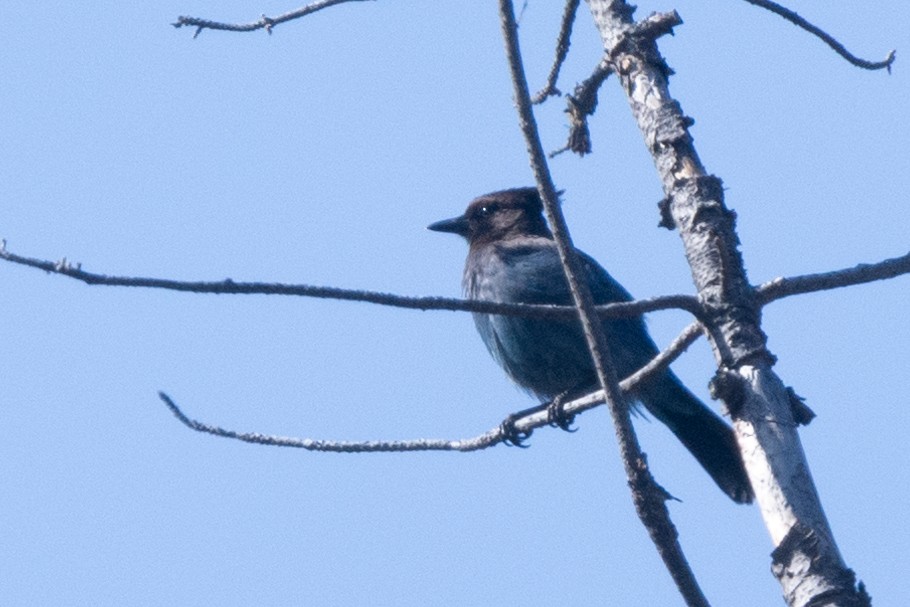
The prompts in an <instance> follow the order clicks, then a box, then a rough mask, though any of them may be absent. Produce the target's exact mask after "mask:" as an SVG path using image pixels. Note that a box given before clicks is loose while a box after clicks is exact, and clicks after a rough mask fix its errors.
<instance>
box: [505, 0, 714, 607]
mask: <svg viewBox="0 0 910 607" xmlns="http://www.w3.org/2000/svg"><path fill="white" fill-rule="evenodd" d="M499 15H500V20H501V24H502V33H503V38H504V41H505V46H506V55H507V57H508V62H509V69H510V71H511V74H512V88H513V93H514V100H515V104H516V106H517V110H518V118H519V125H520V127H521V130H522V134H523V135H524V138H525V145H526V146H527V149H528V156H529V157H530V162H531V168H532V170H533V171H534V177H535V179H536V181H537V188H538V191H539V192H540V197H541V199H542V200H543V204H544V210H545V211H546V215H547V221H548V223H549V224H550V228H551V230H552V232H553V237H554V240H555V241H556V248H557V250H558V251H559V258H560V261H562V266H563V269H564V271H565V275H566V280H567V282H568V283H569V288H570V290H571V291H572V299H573V301H574V302H575V306H576V307H577V308H578V315H579V320H580V321H581V324H582V328H583V329H584V334H585V340H586V341H587V344H588V350H589V351H590V353H591V358H592V361H593V363H594V369H595V371H596V372H597V379H598V382H599V383H600V385H601V387H602V388H603V390H604V396H605V397H606V401H607V406H608V408H609V409H610V415H611V417H612V418H613V425H614V429H615V431H616V437H617V441H618V442H619V448H620V452H621V454H622V460H623V466H624V467H625V470H626V476H627V478H628V479H629V484H630V486H631V488H632V501H633V502H634V504H635V509H636V512H637V514H638V516H639V518H640V519H641V521H642V523H643V524H644V525H645V527H646V528H647V530H648V533H649V535H650V536H651V540H652V541H653V542H654V544H655V546H656V547H657V551H658V553H659V554H660V556H661V558H662V559H663V560H664V564H665V565H666V566H667V569H668V570H669V572H670V575H671V576H672V577H673V580H674V581H675V582H676V585H677V587H678V588H679V591H680V593H681V594H682V595H683V597H684V598H685V600H686V603H687V604H688V605H690V606H706V605H708V601H707V599H706V598H705V596H704V594H703V593H702V591H701V589H700V588H699V586H698V582H697V580H696V579H695V574H694V573H693V572H692V569H691V568H690V567H689V564H688V562H687V561H686V557H685V555H684V554H683V552H682V548H681V547H680V545H679V541H678V533H677V531H676V528H675V527H674V525H673V523H672V522H671V521H670V514H669V512H668V511H667V505H666V499H667V496H668V494H667V492H666V491H664V490H663V488H662V487H660V486H659V485H658V484H657V483H656V482H655V481H654V478H653V477H652V476H651V473H650V472H649V470H648V465H647V462H646V460H645V456H644V454H643V453H642V451H641V447H640V446H639V444H638V439H637V437H636V436H635V431H634V429H633V428H632V420H631V419H630V418H629V408H628V406H627V404H626V402H625V400H624V397H623V394H622V393H621V391H620V389H619V386H618V382H617V380H618V378H617V377H616V371H615V369H614V368H613V365H612V361H611V359H610V350H609V346H608V344H607V339H606V336H605V335H604V328H603V325H602V323H600V322H597V321H598V319H597V316H596V314H595V312H594V303H593V300H592V298H591V293H590V290H589V289H588V287H587V284H585V283H583V282H581V281H580V280H579V279H578V276H580V275H581V274H580V272H579V260H578V256H577V254H576V252H575V249H574V247H573V245H572V240H571V237H570V236H569V232H568V226H567V225H566V221H565V217H564V216H563V214H562V210H561V208H560V206H559V197H558V195H557V193H556V186H555V185H554V184H553V180H552V177H551V176H550V172H549V168H548V167H547V159H546V154H545V153H544V151H543V146H542V144H541V142H540V136H539V134H538V132H537V123H536V121H535V119H534V112H533V110H532V106H531V96H530V93H529V92H528V82H527V78H526V77H525V73H524V65H523V63H522V60H521V51H520V49H519V44H518V26H517V24H516V23H515V11H514V8H513V6H512V1H511V0H499Z"/></svg>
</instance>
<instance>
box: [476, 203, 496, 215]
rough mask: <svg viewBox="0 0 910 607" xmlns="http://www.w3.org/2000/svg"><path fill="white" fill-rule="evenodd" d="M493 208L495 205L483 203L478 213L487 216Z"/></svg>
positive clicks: (491, 212) (494, 208)
mask: <svg viewBox="0 0 910 607" xmlns="http://www.w3.org/2000/svg"><path fill="white" fill-rule="evenodd" d="M495 210H496V207H495V205H492V204H485V205H484V206H482V207H480V215H481V216H483V217H489V216H490V215H492V214H493V212H494V211H495Z"/></svg>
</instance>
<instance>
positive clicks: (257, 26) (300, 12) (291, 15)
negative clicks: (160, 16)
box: [171, 0, 365, 38]
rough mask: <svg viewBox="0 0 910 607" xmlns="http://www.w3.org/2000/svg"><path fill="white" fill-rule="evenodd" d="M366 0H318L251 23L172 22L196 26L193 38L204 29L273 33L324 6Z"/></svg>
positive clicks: (191, 19)
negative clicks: (288, 22) (278, 26)
mask: <svg viewBox="0 0 910 607" xmlns="http://www.w3.org/2000/svg"><path fill="white" fill-rule="evenodd" d="M364 1H365V0H318V1H317V2H313V3H311V4H307V5H306V6H302V7H300V8H298V9H297V10H293V11H290V12H287V13H284V14H282V15H278V16H277V17H267V16H266V15H262V16H261V17H260V18H259V20H258V21H252V22H250V23H222V22H220V21H210V20H208V19H200V18H198V17H185V16H181V17H177V21H175V22H174V23H172V24H171V25H173V26H174V27H176V28H181V27H195V28H196V33H195V34H193V38H197V37H198V36H199V34H201V33H202V30H221V31H226V32H253V31H256V30H261V29H264V30H265V31H266V32H268V33H269V34H271V33H272V29H273V28H274V27H275V26H276V25H280V24H282V23H284V22H286V21H292V20H294V19H300V18H301V17H305V16H307V15H309V14H311V13H315V12H316V11H320V10H322V9H324V8H329V7H330V6H335V5H336V4H343V3H345V2H364Z"/></svg>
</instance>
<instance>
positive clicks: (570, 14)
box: [531, 0, 581, 105]
mask: <svg viewBox="0 0 910 607" xmlns="http://www.w3.org/2000/svg"><path fill="white" fill-rule="evenodd" d="M579 4H581V0H567V1H566V6H565V8H564V9H563V12H562V21H561V22H560V26H559V36H558V37H557V38H556V58H555V59H554V60H553V67H551V68H550V73H549V75H548V76H547V83H546V84H545V85H544V87H543V88H542V89H540V90H539V91H537V93H535V95H534V97H533V98H532V100H531V103H533V104H535V105H536V104H538V103H543V102H544V101H546V100H547V97H553V96H559V95H561V94H562V93H561V92H560V91H559V89H558V88H556V81H557V80H558V79H559V70H560V69H562V64H563V63H565V61H566V57H567V56H568V54H569V43H570V42H571V39H572V25H573V24H574V23H575V15H576V14H578V5H579Z"/></svg>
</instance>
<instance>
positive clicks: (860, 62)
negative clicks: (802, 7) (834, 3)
mask: <svg viewBox="0 0 910 607" xmlns="http://www.w3.org/2000/svg"><path fill="white" fill-rule="evenodd" d="M746 2H748V3H749V4H753V5H755V6H758V7H761V8H763V9H765V10H769V11H771V12H772V13H774V14H776V15H780V16H781V17H783V18H784V19H786V20H787V21H789V22H790V23H792V24H793V25H795V26H797V27H799V28H801V29H804V30H806V31H807V32H809V33H810V34H813V35H814V36H817V37H818V38H821V40H822V41H823V42H824V43H825V44H827V45H828V46H830V47H831V48H832V49H834V52H836V53H837V54H838V55H840V56H841V57H843V58H844V59H846V60H847V61H849V62H850V63H852V64H853V65H855V66H856V67H861V68H863V69H866V70H880V69H882V68H884V69H886V70H888V72H889V73H890V72H891V64H892V63H894V58H895V56H896V52H895V51H893V50H892V51H891V52H889V53H888V55H887V57H885V60H884V61H869V60H867V59H861V58H859V57H857V56H855V55H853V54H852V53H851V52H850V51H848V50H847V49H846V47H844V45H843V44H841V43H840V42H838V41H837V40H835V39H834V37H833V36H831V35H830V34H828V33H827V32H825V31H824V30H823V29H821V28H820V27H818V26H816V25H813V24H811V23H809V22H808V21H806V20H805V19H803V18H802V17H800V16H799V15H798V14H797V13H795V12H794V11H791V10H790V9H788V8H786V7H785V6H781V5H780V4H777V3H776V2H771V0H746Z"/></svg>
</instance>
